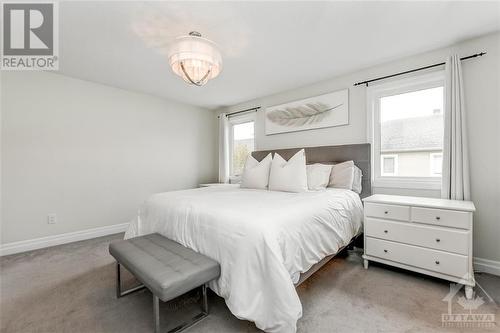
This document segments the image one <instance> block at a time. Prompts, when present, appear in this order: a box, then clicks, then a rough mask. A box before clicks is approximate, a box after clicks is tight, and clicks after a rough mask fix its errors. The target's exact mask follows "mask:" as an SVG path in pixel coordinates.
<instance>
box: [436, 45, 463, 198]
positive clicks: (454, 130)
mask: <svg viewBox="0 0 500 333" xmlns="http://www.w3.org/2000/svg"><path fill="white" fill-rule="evenodd" d="M441 197H442V198H444V199H455V200H470V178H469V154H468V141H467V127H466V117H465V103H464V88H463V79H462V65H461V61H460V57H459V56H458V55H456V54H455V55H452V56H450V57H449V58H448V60H447V61H446V84H445V113H444V147H443V173H442V186H441Z"/></svg>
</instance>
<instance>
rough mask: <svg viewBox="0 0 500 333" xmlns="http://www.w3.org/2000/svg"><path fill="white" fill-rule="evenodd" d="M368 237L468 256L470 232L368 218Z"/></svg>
mask: <svg viewBox="0 0 500 333" xmlns="http://www.w3.org/2000/svg"><path fill="white" fill-rule="evenodd" d="M365 233H366V236H369V237H375V238H382V239H386V240H390V241H396V242H401V243H407V244H411V245H417V246H423V247H429V248H432V249H436V250H441V251H448V252H454V253H459V254H463V255H467V254H468V252H469V251H468V248H469V246H468V244H469V232H467V231H460V230H453V229H446V228H442V227H431V226H424V225H418V224H415V223H405V222H396V221H385V220H379V219H374V218H367V219H366V221H365Z"/></svg>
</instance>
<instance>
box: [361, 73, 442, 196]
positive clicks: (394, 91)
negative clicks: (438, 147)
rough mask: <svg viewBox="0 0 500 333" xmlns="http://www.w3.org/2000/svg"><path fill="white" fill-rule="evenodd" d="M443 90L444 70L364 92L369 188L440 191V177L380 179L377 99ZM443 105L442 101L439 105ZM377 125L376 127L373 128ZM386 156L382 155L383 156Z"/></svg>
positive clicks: (404, 79) (378, 104)
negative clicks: (428, 90)
mask: <svg viewBox="0 0 500 333" xmlns="http://www.w3.org/2000/svg"><path fill="white" fill-rule="evenodd" d="M437 87H443V89H444V88H445V73H444V70H439V71H435V72H431V73H427V74H421V75H416V76H411V77H407V78H403V79H399V80H392V81H389V82H386V83H381V84H376V85H372V86H369V87H368V88H367V94H366V101H367V105H366V109H367V110H368V113H367V138H368V142H370V143H371V163H372V186H373V187H386V188H408V189H430V190H439V189H441V177H437V176H434V177H399V176H382V173H381V158H380V156H381V155H382V153H381V151H380V145H381V144H380V99H381V98H383V97H388V96H393V95H398V94H404V93H410V92H414V91H418V90H425V89H432V88H437ZM443 104H444V101H443ZM377 124H378V126H376V125H377ZM384 155H386V154H384Z"/></svg>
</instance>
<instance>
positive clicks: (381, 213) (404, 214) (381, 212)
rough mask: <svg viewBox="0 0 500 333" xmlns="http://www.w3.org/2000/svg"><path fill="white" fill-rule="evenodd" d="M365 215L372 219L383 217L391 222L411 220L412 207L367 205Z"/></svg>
mask: <svg viewBox="0 0 500 333" xmlns="http://www.w3.org/2000/svg"><path fill="white" fill-rule="evenodd" d="M365 215H366V216H370V217H382V218H386V219H391V220H401V221H409V220H410V207H408V206H396V205H385V204H374V203H369V202H367V203H365Z"/></svg>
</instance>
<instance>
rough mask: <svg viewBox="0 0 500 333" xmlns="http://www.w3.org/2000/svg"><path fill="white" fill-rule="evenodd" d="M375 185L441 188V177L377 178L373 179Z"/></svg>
mask: <svg viewBox="0 0 500 333" xmlns="http://www.w3.org/2000/svg"><path fill="white" fill-rule="evenodd" d="M372 186H373V187H385V188H405V189H416V190H441V178H438V179H418V178H389V179H387V178H377V179H375V180H374V181H373V184H372Z"/></svg>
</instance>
